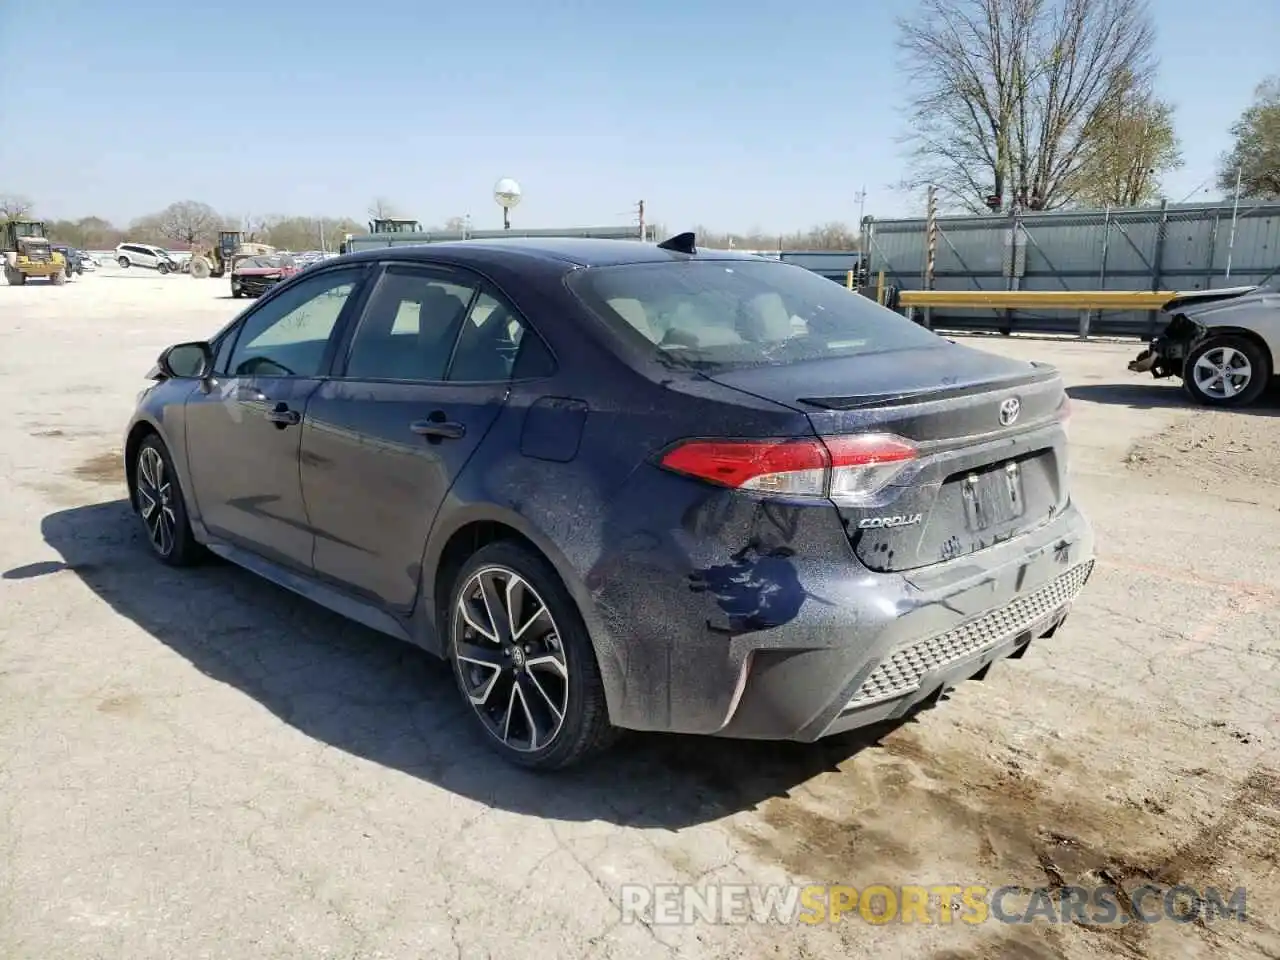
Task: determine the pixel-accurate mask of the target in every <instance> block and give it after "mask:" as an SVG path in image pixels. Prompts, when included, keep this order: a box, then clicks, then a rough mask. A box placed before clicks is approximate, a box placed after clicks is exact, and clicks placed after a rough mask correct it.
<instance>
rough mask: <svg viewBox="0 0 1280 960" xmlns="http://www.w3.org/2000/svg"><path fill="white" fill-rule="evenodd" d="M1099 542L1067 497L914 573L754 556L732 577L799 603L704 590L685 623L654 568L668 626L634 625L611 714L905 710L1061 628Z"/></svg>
mask: <svg viewBox="0 0 1280 960" xmlns="http://www.w3.org/2000/svg"><path fill="white" fill-rule="evenodd" d="M1093 547H1094V544H1093V533H1092V530H1091V528H1090V526H1089V524H1088V522H1087V520H1086V519H1085V517H1084V516H1083V514H1081V513H1080V511H1079V510H1078V509H1076V508H1075V507H1074V506H1073V505H1070V504H1069V505H1068V506H1067V507H1066V508H1065V509H1064V510H1063V511H1062V512H1060V513H1059V514H1058V515H1057V516H1056V517H1054V518H1053V519H1052V520H1050V521H1048V522H1047V523H1045V524H1044V525H1042V526H1041V527H1040V528H1038V529H1037V530H1035V531H1033V532H1031V533H1028V534H1026V535H1024V536H1021V537H1018V538H1016V539H1015V540H1011V541H1007V542H1005V543H1001V544H998V545H996V546H993V547H989V548H987V549H986V550H983V551H980V552H979V553H976V554H972V555H969V556H966V557H963V558H959V559H956V560H954V561H950V562H946V563H939V564H936V565H933V566H930V567H927V568H924V569H921V570H913V571H907V572H905V573H896V574H878V573H871V572H870V571H868V570H866V569H865V568H863V567H862V566H861V565H860V564H858V562H857V561H856V560H853V559H852V558H850V559H849V560H848V561H847V562H826V561H824V562H812V561H803V560H800V559H799V557H798V555H797V556H793V557H789V558H785V559H783V560H782V561H780V562H779V561H778V560H776V559H775V560H774V561H772V562H771V564H770V565H768V566H767V567H766V565H765V564H764V563H763V561H758V562H755V563H754V564H752V563H750V562H749V563H747V564H745V565H741V566H740V568H739V569H737V570H735V572H734V573H733V575H732V576H730V577H729V578H727V579H728V581H729V582H731V583H732V584H734V585H736V586H737V587H749V588H751V589H754V590H756V591H757V593H761V594H767V593H770V592H772V595H773V596H774V597H775V598H776V597H778V596H783V595H786V594H788V593H796V592H798V595H799V598H800V599H798V600H797V601H796V602H795V603H794V604H793V605H794V606H796V607H797V609H796V612H795V613H794V615H787V616H782V617H779V616H775V617H773V618H772V622H770V623H767V624H760V623H751V622H750V621H749V618H748V619H747V620H745V621H744V619H743V618H742V617H741V616H728V617H725V616H724V608H725V606H726V601H727V602H728V603H729V604H737V605H738V607H739V608H740V607H741V596H740V595H736V596H734V595H732V594H733V590H731V589H725V588H724V587H720V588H713V589H711V590H704V591H703V592H702V597H703V602H704V604H705V606H704V607H703V608H702V610H701V613H702V614H703V620H702V621H701V623H699V624H697V625H695V624H693V623H684V624H675V623H673V622H672V620H671V617H672V613H673V611H682V612H683V615H684V616H685V617H688V613H689V608H688V606H687V605H686V604H680V603H678V602H672V601H674V600H675V598H674V596H670V597H668V598H666V599H664V598H663V597H662V595H661V594H662V593H663V588H662V586H661V584H660V583H655V582H654V581H653V580H652V579H650V584H651V589H652V590H653V591H654V593H655V594H657V595H656V596H654V597H653V603H655V604H660V605H661V609H662V610H663V616H658V615H657V614H656V612H655V613H653V614H650V616H649V618H648V622H649V623H654V622H663V621H665V622H666V624H667V629H665V630H664V631H663V634H664V635H665V637H657V636H653V635H652V634H651V635H649V636H647V637H641V636H632V637H628V638H626V642H625V645H626V648H627V649H626V650H625V654H624V656H625V661H626V670H625V677H624V689H623V690H622V691H620V692H618V695H617V697H616V699H615V701H613V702H611V708H613V707H614V706H615V703H616V707H617V709H614V710H613V712H614V714H615V716H614V722H615V723H618V724H619V725H620V726H624V727H630V728H638V729H654V730H669V731H673V732H682V733H702V734H716V735H720V736H726V737H738V738H752V739H790V740H801V741H811V740H816V739H818V738H820V737H823V736H827V735H830V734H834V733H839V732H842V731H846V730H850V729H854V728H856V727H861V726H866V725H869V724H873V723H877V722H879V721H883V720H887V719H893V718H896V717H900V716H902V715H904V714H906V713H908V712H909V711H911V710H912V709H913V708H914V707H916V706H918V705H920V704H921V703H922V702H924V701H928V700H930V699H932V698H935V697H937V696H938V695H939V693H940V692H944V691H945V690H947V689H948V688H949V687H951V686H954V685H955V684H957V683H959V682H961V681H962V680H965V679H968V678H971V677H981V676H983V675H985V672H986V670H987V669H988V668H989V666H990V665H991V663H992V662H994V661H995V660H999V659H1002V658H1006V657H1015V658H1016V657H1020V656H1021V655H1022V653H1023V652H1025V650H1026V649H1027V647H1028V646H1029V644H1030V643H1031V642H1032V641H1034V640H1037V639H1041V638H1047V637H1051V636H1053V634H1054V633H1055V632H1056V631H1057V629H1058V627H1059V626H1060V625H1061V624H1062V622H1063V621H1064V620H1065V619H1066V617H1067V614H1068V612H1069V611H1070V609H1071V605H1072V603H1073V602H1074V601H1075V599H1076V597H1077V596H1078V595H1079V593H1080V591H1081V590H1082V589H1083V587H1084V585H1085V583H1086V582H1087V580H1088V579H1089V576H1090V574H1091V573H1092V569H1093V559H1094V558H1093ZM650 572H652V569H651V570H650ZM606 592H607V591H606ZM749 605H750V604H748V606H749ZM776 609H777V604H776V603H775V610H776ZM618 639H620V638H617V637H616V632H615V635H614V642H615V643H616V642H617V640H618Z"/></svg>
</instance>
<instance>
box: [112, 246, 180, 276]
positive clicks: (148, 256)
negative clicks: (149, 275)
mask: <svg viewBox="0 0 1280 960" xmlns="http://www.w3.org/2000/svg"><path fill="white" fill-rule="evenodd" d="M116 263H118V264H119V265H120V266H121V267H122V268H124V269H128V268H129V267H145V268H146V269H148V270H156V271H158V272H159V273H162V274H165V273H177V272H178V271H179V269H181V268H180V265H179V264H178V261H177V260H176V259H174V256H173V254H171V253H169V251H168V250H166V249H165V248H164V247H157V246H155V245H154V244H150V243H122V244H120V245H119V246H118V247H116Z"/></svg>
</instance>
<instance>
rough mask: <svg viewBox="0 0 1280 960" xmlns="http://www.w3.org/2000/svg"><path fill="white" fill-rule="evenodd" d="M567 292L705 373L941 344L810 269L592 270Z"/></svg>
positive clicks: (761, 265) (701, 264)
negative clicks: (571, 292) (705, 370)
mask: <svg viewBox="0 0 1280 960" xmlns="http://www.w3.org/2000/svg"><path fill="white" fill-rule="evenodd" d="M567 282H568V284H569V287H570V289H571V290H572V291H573V292H574V293H575V294H576V295H577V296H578V298H579V299H580V300H582V301H583V303H584V304H586V306H587V307H589V308H590V309H591V310H592V312H593V313H595V314H596V315H597V316H599V317H600V318H602V319H603V320H604V321H605V323H606V324H607V325H608V326H609V327H610V328H612V329H613V330H614V331H615V332H617V333H618V335H619V336H622V337H623V338H625V339H627V340H628V341H629V342H631V343H632V344H634V345H637V346H641V347H647V348H648V349H652V350H653V351H654V352H655V355H656V356H657V357H658V358H659V359H662V360H665V361H668V362H671V363H673V364H678V365H684V366H692V367H696V368H699V369H729V368H733V367H743V366H758V365H765V364H789V363H799V362H802V361H806V360H819V359H826V358H830V357H845V356H853V355H856V354H866V353H881V352H884V351H887V350H902V349H907V348H910V347H936V346H938V345H939V343H940V342H941V341H940V340H939V338H938V337H937V335H935V334H934V333H932V332H930V331H928V330H926V329H924V328H923V327H920V326H918V325H917V324H914V323H912V322H911V321H909V320H907V319H905V318H904V317H901V316H899V315H898V314H895V313H893V312H892V311H890V310H886V309H885V308H883V307H881V306H879V305H878V304H876V303H874V302H873V301H871V300H869V299H868V298H866V297H863V296H861V295H860V294H857V293H854V292H852V291H850V290H847V289H845V288H844V287H842V286H840V285H838V284H835V283H832V282H831V281H830V280H828V279H826V278H825V277H821V276H819V275H818V274H816V273H813V272H812V271H809V270H805V269H804V268H802V267H797V266H793V265H790V264H785V263H779V262H773V261H766V260H690V261H679V262H661V263H639V264H624V265H621V266H609V267H591V268H587V269H583V270H578V271H575V272H574V273H572V274H570V275H569V278H568V281H567Z"/></svg>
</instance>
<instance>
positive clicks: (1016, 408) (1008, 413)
mask: <svg viewBox="0 0 1280 960" xmlns="http://www.w3.org/2000/svg"><path fill="white" fill-rule="evenodd" d="M1021 412H1022V401H1021V400H1019V399H1018V398H1017V397H1010V398H1009V399H1008V400H1005V401H1004V402H1003V403H1001V404H1000V426H1002V427H1009V426H1012V425H1013V423H1014V421H1016V420H1017V419H1018V414H1019V413H1021Z"/></svg>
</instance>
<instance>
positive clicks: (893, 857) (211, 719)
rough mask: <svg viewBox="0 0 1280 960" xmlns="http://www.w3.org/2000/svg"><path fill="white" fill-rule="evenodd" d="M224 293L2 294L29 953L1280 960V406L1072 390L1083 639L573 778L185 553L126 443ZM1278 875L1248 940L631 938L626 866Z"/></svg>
mask: <svg viewBox="0 0 1280 960" xmlns="http://www.w3.org/2000/svg"><path fill="white" fill-rule="evenodd" d="M226 292H227V291H226V287H225V286H224V284H223V283H221V282H218V281H214V280H208V281H194V280H191V279H190V278H188V277H168V278H160V277H157V276H155V275H154V274H149V273H142V272H140V271H130V272H129V273H128V274H117V273H115V272H113V271H112V270H110V269H104V270H103V271H100V272H99V273H98V274H96V275H90V276H86V277H83V278H80V279H78V280H76V281H75V282H73V283H71V284H69V285H68V286H66V287H63V288H60V289H53V288H49V287H46V286H44V285H36V284H31V285H28V286H26V287H23V288H8V287H0V409H2V410H3V413H4V416H3V418H0V475H2V476H3V478H4V479H5V481H6V494H5V496H4V497H3V499H2V500H0V956H2V957H4V958H6V960H50V958H55V957H56V958H58V960H89V958H119V957H128V958H130V960H147V958H157V960H160V958H164V960H170V958H174V957H183V958H192V960H195V958H202V957H209V958H214V957H218V958H221V957H227V958H237V960H239V958H246V957H262V958H267V957H271V958H306V960H321V958H344V960H357V958H358V960H373V958H397V960H399V958H404V960H409V958H413V960H420V958H426V957H460V958H479V957H491V956H492V957H509V956H514V955H522V956H537V957H593V958H607V957H644V958H647V957H669V956H674V955H675V954H676V953H677V951H678V952H679V954H680V955H682V956H688V957H744V958H795V957H815V958H816V957H849V958H857V957H872V956H903V957H908V956H909V957H922V958H934V960H944V958H946V960H961V958H969V957H972V958H987V957H1021V958H1031V960H1039V958H1057V957H1070V958H1082V957H1094V956H1114V955H1120V956H1131V957H1151V958H1160V960H1167V958H1177V957H1192V956H1214V957H1273V958H1274V957H1277V956H1280V921H1277V919H1276V916H1277V910H1276V907H1277V904H1278V903H1280V871H1278V870H1277V850H1278V849H1280V752H1278V747H1280V740H1278V734H1280V718H1278V716H1277V713H1278V711H1280V706H1278V705H1280V550H1277V544H1278V543H1280V476H1278V475H1277V472H1276V464H1277V463H1280V420H1277V419H1276V417H1277V414H1280V409H1278V408H1277V407H1278V404H1277V402H1276V401H1275V400H1274V399H1273V400H1272V402H1271V403H1270V405H1269V406H1267V407H1265V408H1262V409H1259V410H1255V411H1252V412H1247V413H1238V414H1214V413H1207V412H1203V411H1198V410H1193V409H1191V408H1189V407H1187V406H1186V405H1185V404H1184V402H1183V400H1182V394H1181V391H1180V390H1179V389H1178V388H1177V387H1176V386H1173V385H1169V384H1158V383H1156V382H1154V381H1152V380H1151V379H1150V378H1146V377H1139V376H1136V375H1133V374H1129V373H1128V372H1127V371H1126V370H1125V369H1124V364H1125V361H1127V360H1128V359H1129V358H1130V357H1131V356H1132V355H1133V354H1134V353H1135V352H1136V347H1135V346H1133V345H1125V346H1119V345H1108V344H1080V343H1075V342H1070V341H1060V342H1052V341H1008V340H1000V339H991V340H983V341H982V342H981V344H980V345H981V346H984V347H986V348H988V349H992V350H996V351H999V352H1001V353H1008V354H1012V355H1017V356H1022V357H1027V358H1031V357H1036V358H1041V359H1046V360H1050V361H1052V362H1056V363H1057V364H1059V366H1060V367H1061V368H1062V369H1063V371H1064V372H1065V374H1066V376H1067V377H1068V378H1069V381H1070V383H1071V384H1072V393H1073V396H1074V397H1075V401H1076V402H1075V415H1074V417H1073V423H1072V432H1073V438H1074V440H1075V449H1074V463H1073V470H1074V483H1075V488H1074V489H1075V494H1076V497H1077V499H1078V500H1079V502H1080V503H1082V504H1083V506H1084V507H1085V508H1086V509H1087V510H1088V511H1089V513H1090V515H1091V518H1092V520H1093V522H1094V525H1095V527H1096V530H1097V534H1098V539H1099V545H1100V565H1099V568H1098V571H1097V573H1096V575H1095V577H1094V579H1093V580H1092V582H1091V583H1090V585H1089V587H1088V589H1087V591H1086V594H1085V596H1084V597H1083V599H1082V601H1081V602H1080V604H1079V605H1078V606H1077V608H1076V610H1075V612H1074V613H1073V615H1072V617H1071V619H1070V620H1069V621H1068V624H1067V626H1066V627H1065V628H1064V630H1063V631H1062V632H1060V633H1059V635H1058V636H1057V637H1056V638H1054V639H1053V640H1051V641H1048V642H1045V643H1042V644H1040V645H1039V646H1038V647H1033V648H1032V650H1031V652H1030V653H1029V654H1028V655H1027V657H1026V658H1025V659H1023V660H1021V661H1017V662H1012V663H1006V664H1001V665H999V666H998V667H997V668H996V669H995V670H993V671H992V673H991V675H990V676H989V677H988V679H987V682H985V683H971V684H968V685H966V686H964V687H962V688H961V689H960V690H958V691H956V692H955V694H954V695H953V696H952V697H951V699H950V700H949V701H948V702H947V703H945V704H943V705H942V706H941V707H940V708H939V709H937V710H934V711H931V712H929V713H926V714H922V715H921V716H920V717H919V718H918V719H917V720H915V721H914V722H911V723H909V724H907V725H905V726H902V727H899V728H897V729H895V730H891V731H888V732H884V731H881V732H879V738H878V739H877V738H874V737H866V736H851V737H844V738H840V739H837V740H834V741H829V742H824V743H822V744H819V745H816V746H799V745H767V744H763V745H762V744H739V743H733V742H723V741H712V740H699V739H690V738H676V737H656V736H644V737H641V736H636V737H632V738H630V739H629V740H627V741H626V742H625V743H624V745H623V746H622V747H621V748H620V749H619V751H618V752H617V753H616V754H614V755H613V756H611V757H610V758H608V759H607V760H606V761H605V762H603V763H602V764H600V765H599V766H597V767H595V768H592V769H589V770H585V771H582V772H579V773H575V774H573V775H570V776H565V777H560V778H554V779H546V778H536V777H532V776H528V775H525V774H523V773H520V772H516V771H513V770H511V769H509V768H507V767H506V766H504V765H502V764H501V763H500V762H498V761H496V760H495V759H493V758H492V757H491V756H490V755H489V754H488V752H487V751H486V750H485V749H484V748H483V744H482V743H481V742H480V740H479V739H478V738H479V736H480V734H478V733H476V732H474V731H473V729H472V727H471V724H470V721H469V718H467V717H465V716H464V714H463V712H462V707H461V705H460V704H459V702H458V699H457V695H456V693H455V691H454V689H453V686H452V681H451V678H450V676H449V674H448V672H447V671H446V669H445V668H444V667H443V666H442V665H441V664H439V663H437V662H435V661H432V660H431V659H430V658H428V657H427V656H426V655H423V654H420V653H418V652H417V651H415V650H413V649H410V648H408V647H405V646H402V645H397V644H396V643H395V642H394V641H391V640H387V639H384V638H382V637H380V636H378V635H374V634H372V633H370V632H368V631H366V630H364V629H363V628H359V627H355V626H352V625H350V624H347V623H344V622H342V621H340V620H339V619H337V618H336V617H334V616H331V615H329V614H327V613H325V612H324V611H321V610H319V609H316V608H313V607H311V606H309V605H308V604H307V603H306V602H304V601H302V600H299V599H295V598H294V597H292V596H291V595H289V594H286V593H284V592H282V591H280V590H278V589H276V588H274V587H271V586H269V585H267V584H264V583H261V582H259V581H257V580H255V579H254V578H253V577H251V576H250V575H248V574H245V573H242V572H240V571H238V570H236V569H234V568H231V567H229V566H226V565H219V564H213V565H210V566H208V567H206V568H203V569H200V570H198V571H193V572H173V571H168V570H165V569H162V568H161V567H160V566H159V565H157V564H155V563H153V562H152V561H151V560H150V559H149V558H148V557H147V556H146V554H145V552H144V547H143V544H142V543H141V542H140V540H139V538H138V537H137V535H136V533H135V530H134V526H133V523H132V522H131V517H130V516H129V514H128V512H127V510H126V507H125V505H124V500H123V496H124V493H123V490H122V486H121V478H120V472H119V465H118V460H117V457H118V449H119V446H120V442H121V436H120V433H121V429H122V427H123V425H124V422H125V420H126V418H127V416H128V414H129V412H130V408H131V405H132V403H133V399H134V396H135V394H136V392H137V391H138V390H139V389H141V388H142V386H143V382H142V375H143V374H144V372H145V371H146V369H147V368H148V367H149V366H150V364H151V362H152V361H153V360H154V358H155V356H156V354H157V352H158V351H159V349H160V348H161V347H163V346H164V345H166V344H167V343H170V342H174V341H178V340H183V339H189V338H196V337H199V336H203V335H207V334H210V333H212V332H213V331H214V330H215V329H216V328H217V327H219V326H220V325H221V324H222V322H223V321H224V320H225V319H227V318H229V317H231V316H232V315H233V313H234V312H235V311H236V310H237V308H239V307H240V306H241V304H240V303H239V302H236V301H233V300H230V299H225V298H224V297H225V294H226ZM1104 881H1106V882H1112V881H1115V882H1121V883H1122V884H1126V885H1129V886H1133V885H1137V884H1140V883H1146V882H1150V883H1154V884H1157V885H1162V886H1168V885H1171V884H1176V883H1187V884H1190V885H1192V886H1194V887H1197V888H1204V887H1206V886H1209V885H1218V886H1220V887H1224V888H1228V889H1234V888H1235V887H1238V886H1244V887H1246V888H1247V903H1248V918H1247V919H1246V920H1245V921H1244V922H1239V921H1233V920H1231V921H1228V920H1217V921H1215V922H1211V923H1191V924H1175V923H1172V922H1164V923H1159V924H1155V925H1144V924H1129V925H1127V926H1122V927H1121V926H1111V927H1106V928H1090V927H1087V926H1084V925H1082V924H1078V923H1077V924H1047V923H1043V922H1039V923H1036V924H1035V925H1031V926H1014V925H1008V924H1002V923H998V922H995V921H990V922H987V923H985V924H981V925H969V924H964V923H953V924H934V925H919V924H915V925H903V924H899V923H891V924H888V925H874V924H870V923H867V922H865V921H864V920H861V919H858V918H856V917H853V918H846V919H845V921H844V922H843V923H840V924H838V925H825V924H824V925H815V926H809V925H804V924H797V925H792V926H788V927H781V926H777V925H766V924H748V923H738V924H722V925H713V924H696V925H676V926H663V925H641V924H622V923H620V922H619V902H620V899H621V897H620V892H619V891H620V887H621V885H622V884H624V883H647V884H657V883H666V882H684V883H696V884H702V885H705V884H712V883H737V882H746V883H788V882H799V883H804V882H819V883H839V884H851V885H854V886H856V887H858V888H863V887H865V886H867V885H869V884H875V883H883V884H888V885H890V886H899V885H902V884H925V885H931V884H941V883H955V884H985V885H988V886H992V887H994V886H998V885H1001V884H1021V885H1025V886H1027V887H1038V886H1054V887H1060V886H1062V885H1064V884H1068V885H1069V884H1073V883H1077V882H1079V883H1086V884H1087V883H1093V884H1097V883H1100V882H1104Z"/></svg>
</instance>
